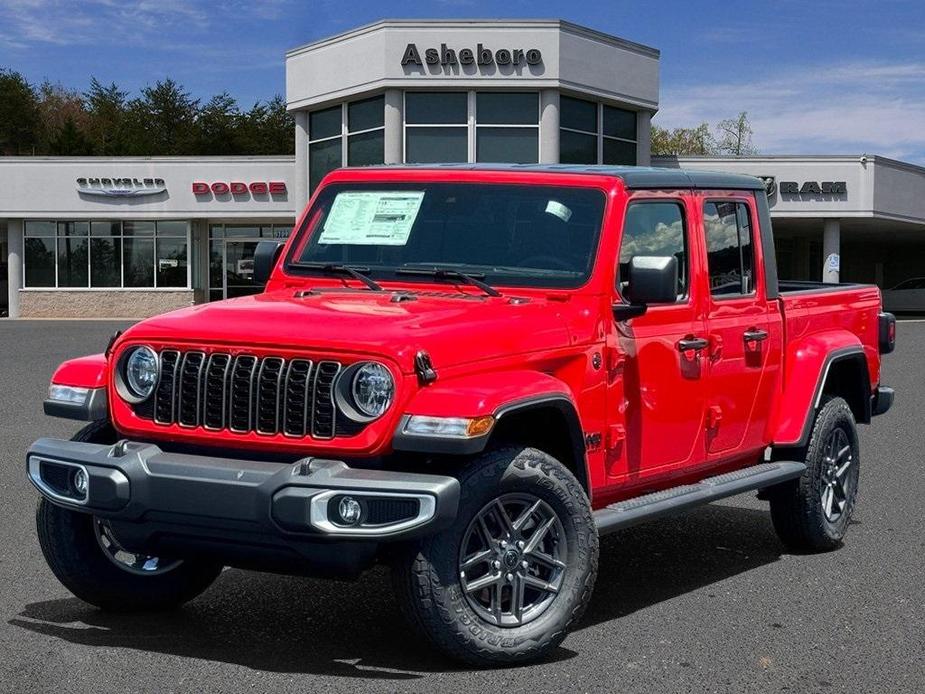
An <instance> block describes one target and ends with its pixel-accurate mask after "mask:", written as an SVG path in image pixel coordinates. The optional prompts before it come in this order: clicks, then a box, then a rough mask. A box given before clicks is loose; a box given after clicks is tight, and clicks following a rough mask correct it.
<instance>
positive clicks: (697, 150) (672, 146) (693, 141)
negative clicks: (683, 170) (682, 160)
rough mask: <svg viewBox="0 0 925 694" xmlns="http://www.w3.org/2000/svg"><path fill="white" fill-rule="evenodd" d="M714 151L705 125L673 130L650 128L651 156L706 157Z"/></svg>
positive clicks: (708, 130)
mask: <svg viewBox="0 0 925 694" xmlns="http://www.w3.org/2000/svg"><path fill="white" fill-rule="evenodd" d="M715 149H716V144H715V142H714V140H713V136H712V135H711V134H710V126H709V125H708V124H707V123H701V124H700V125H699V126H697V127H696V128H674V129H673V130H668V129H665V128H660V127H658V126H657V125H653V126H652V154H655V155H675V156H684V155H696V156H706V155H709V154H713V153H714V152H715Z"/></svg>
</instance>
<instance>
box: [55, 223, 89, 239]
mask: <svg viewBox="0 0 925 694" xmlns="http://www.w3.org/2000/svg"><path fill="white" fill-rule="evenodd" d="M89 233H90V225H89V223H88V222H58V236H86V235H87V234H89Z"/></svg>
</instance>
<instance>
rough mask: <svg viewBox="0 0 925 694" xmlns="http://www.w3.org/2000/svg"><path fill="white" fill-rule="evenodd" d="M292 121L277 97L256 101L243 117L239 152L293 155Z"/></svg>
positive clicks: (293, 123) (293, 126)
mask: <svg viewBox="0 0 925 694" xmlns="http://www.w3.org/2000/svg"><path fill="white" fill-rule="evenodd" d="M294 133H295V120H294V119H293V117H292V116H291V115H290V114H289V112H288V111H287V110H286V101H285V99H283V97H281V96H280V95H279V94H277V95H276V96H274V97H273V98H272V99H270V100H269V101H267V102H265V103H260V102H257V103H256V104H254V106H253V108H251V110H250V111H248V112H247V114H246V115H245V117H244V127H243V129H242V133H241V135H242V138H243V142H242V149H243V150H244V151H246V152H247V153H249V154H293V153H294V152H295V135H294Z"/></svg>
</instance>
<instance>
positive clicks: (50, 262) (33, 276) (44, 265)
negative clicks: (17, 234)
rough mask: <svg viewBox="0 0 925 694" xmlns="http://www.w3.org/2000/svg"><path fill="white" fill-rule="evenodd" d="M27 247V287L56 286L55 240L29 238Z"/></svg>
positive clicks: (26, 243) (25, 244) (26, 241)
mask: <svg viewBox="0 0 925 694" xmlns="http://www.w3.org/2000/svg"><path fill="white" fill-rule="evenodd" d="M24 246H25V251H26V252H25V273H26V278H25V280H26V282H25V284H26V286H27V287H54V286H55V240H54V238H48V237H44V238H27V239H25V242H24Z"/></svg>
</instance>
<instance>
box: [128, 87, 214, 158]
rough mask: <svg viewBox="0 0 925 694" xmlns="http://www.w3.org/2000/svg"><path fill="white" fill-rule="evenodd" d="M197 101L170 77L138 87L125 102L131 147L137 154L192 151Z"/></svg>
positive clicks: (177, 153)
mask: <svg viewBox="0 0 925 694" xmlns="http://www.w3.org/2000/svg"><path fill="white" fill-rule="evenodd" d="M198 111H199V100H198V99H193V98H191V97H190V95H189V92H186V91H184V90H183V88H182V87H181V86H180V85H179V84H177V83H176V82H174V81H173V80H172V79H170V78H169V77H168V78H167V79H165V80H163V81H158V82H155V83H154V86H153V87H145V88H144V89H142V90H141V97H140V98H138V99H133V100H132V101H131V102H129V104H128V109H127V116H128V118H127V120H128V126H129V128H130V131H131V133H132V142H131V145H130V149H131V150H132V151H131V153H132V154H140V155H146V156H151V155H180V154H190V153H194V148H195V144H196V142H195V140H196V137H195V135H196V133H195V127H196V116H197V115H198Z"/></svg>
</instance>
